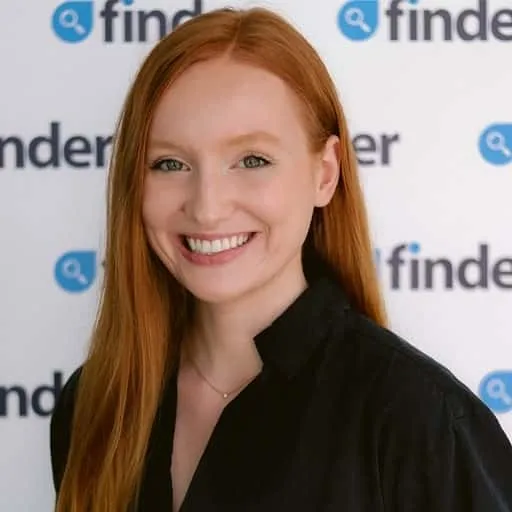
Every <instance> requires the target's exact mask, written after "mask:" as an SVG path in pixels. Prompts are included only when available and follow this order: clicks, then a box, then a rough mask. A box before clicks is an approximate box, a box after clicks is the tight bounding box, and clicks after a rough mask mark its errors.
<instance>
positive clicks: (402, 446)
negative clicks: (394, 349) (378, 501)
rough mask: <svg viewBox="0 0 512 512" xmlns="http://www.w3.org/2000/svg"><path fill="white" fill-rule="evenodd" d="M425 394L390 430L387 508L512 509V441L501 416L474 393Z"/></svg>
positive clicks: (384, 443)
mask: <svg viewBox="0 0 512 512" xmlns="http://www.w3.org/2000/svg"><path fill="white" fill-rule="evenodd" d="M423 398H424V400H420V401H417V402H419V403H416V404H415V405H412V404H411V403H410V402H409V408H408V407H407V404H406V403H402V404H401V407H400V411H401V412H400V416H399V419H397V418H398V416H397V415H391V416H394V418H393V420H392V422H391V423H388V425H387V427H386V428H385V429H383V432H384V433H385V435H384V436H383V437H382V439H381V454H382V479H381V485H382V487H381V496H382V501H383V504H384V507H383V508H384V510H386V512H427V511H428V512H512V445H511V444H510V441H509V439H508V438H507V436H506V434H505V432H504V431H503V430H502V428H501V427H500V425H499V423H498V421H497V418H496V417H495V416H494V414H493V413H492V412H491V411H490V410H489V409H488V408H487V406H486V405H485V404H483V403H482V402H481V401H480V400H479V399H478V398H477V397H476V396H474V395H472V394H471V393H470V391H467V393H466V395H465V396H464V397H463V399H462V400H460V399H459V398H460V397H458V398H457V399H455V400H454V399H453V397H450V399H448V398H447V397H446V396H445V395H443V393H438V394H436V393H432V394H430V395H429V396H427V397H423Z"/></svg>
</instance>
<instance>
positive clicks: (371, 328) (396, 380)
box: [346, 311, 486, 418]
mask: <svg viewBox="0 0 512 512" xmlns="http://www.w3.org/2000/svg"><path fill="white" fill-rule="evenodd" d="M346 338H347V342H348V343H349V344H352V345H355V346H357V350H358V352H359V353H360V355H361V357H362V358H363V361H365V363H366V364H370V363H371V362H373V366H375V371H378V372H379V373H380V375H379V377H380V378H379V379H378V383H379V386H380V387H381V390H382V392H383V393H385V392H387V393H390V392H391V393H392V394H393V398H394V399H397V398H400V399H402V400H405V401H407V400H413V401H414V403H418V402H419V401H421V402H422V405H423V407H422V409H424V407H425V406H427V405H428V404H429V403H431V402H434V403H436V404H437V400H438V399H439V398H442V399H443V400H445V401H446V406H447V408H448V411H447V412H449V413H450V414H451V415H453V417H454V418H458V417H463V416H465V415H467V414H471V413H472V412H474V411H475V409H476V410H479V409H481V408H482V407H484V408H486V406H485V404H483V402H482V401H481V400H480V399H479V398H478V397H477V396H476V395H475V394H474V393H473V392H472V391H471V390H470V389H469V387H468V386H467V385H466V384H464V383H463V382H462V381H461V380H460V379H459V378H458V377H456V375H455V374H454V373H453V372H452V371H451V370H449V369H448V368H447V367H446V366H444V365H443V364H442V363H440V362H439V361H437V360H436V359H434V358H433V357H432V356H430V355H428V354H427V353H425V352H423V351H422V350H420V349H419V348H417V347H415V346H414V345H413V344H412V343H411V342H410V341H408V340H405V339H404V338H402V337H401V336H399V335H398V334H396V333H395V332H393V331H391V330H389V329H386V328H384V327H381V326H379V325H377V324H376V323H374V322H373V321H372V320H370V319H369V318H367V317H365V316H364V315H361V314H359V313H356V312H354V311H351V312H350V313H349V316H348V325H347V330H346ZM382 398H385V397H384V396H382Z"/></svg>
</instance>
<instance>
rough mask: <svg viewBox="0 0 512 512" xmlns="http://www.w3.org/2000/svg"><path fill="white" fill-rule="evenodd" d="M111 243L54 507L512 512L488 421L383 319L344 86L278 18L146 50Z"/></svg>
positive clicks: (132, 104)
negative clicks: (340, 89)
mask: <svg viewBox="0 0 512 512" xmlns="http://www.w3.org/2000/svg"><path fill="white" fill-rule="evenodd" d="M107 238H108V239H107V248H106V267H105V279H104V290H103V296H102V301H101V306H100V309H99V315H98V320H97V324H96V326H95V330H94V335H93V340H92V345H91V348H90V352H89V355H88V357H87V360H86V362H85V364H84V365H83V366H82V367H81V368H79V369H78V370H77V371H76V372H75V373H74V374H73V376H72V377H71V378H70V379H69V381H68V382H67V384H66V386H65V388H64V390H63V391H62V394H61V396H60V399H59V402H58V405H57V407H56V409H55V411H54V415H53V418H52V423H51V449H52V467H53V474H54V481H55V487H56V491H57V495H58V500H57V508H56V510H57V511H59V512H64V511H65V512H79V511H80V512H82V511H92V512H119V511H124V510H132V511H151V512H154V511H159V510H162V511H171V510H174V511H175V512H176V511H178V510H179V511H182V512H194V511H201V512H208V511H223V512H225V511H237V512H239V511H243V512H247V511H262V512H263V511H264V512H272V511H280V512H281V511H292V510H293V511H305V512H306V511H307V512H330V511H341V510H344V511H351V512H379V511H382V512H384V511H389V512H391V511H392V512H399V511H403V512H411V511H413V510H414V511H432V510H436V511H437V512H448V511H459V512H471V511H478V512H512V447H511V445H510V443H509V442H508V440H507V439H506V437H505V434H504V433H503V431H502V430H501V429H500V427H499V426H498V423H497V421H496V420H495V418H494V417H493V415H492V414H491V413H490V411H489V410H488V409H487V408H486V407H485V406H484V405H483V404H482V403H481V402H480V401H479V400H478V399H477V398H476V397H475V396H474V395H473V394H472V393H471V392H470V391H469V390H468V389H467V388H465V387H464V386H463V385H462V384H461V383H459V382H458V381H457V380H456V379H455V378H454V377H453V376H452V375H451V374H450V373H449V372H448V371H446V370H445V369H444V368H443V367H441V366H440V365H439V364H438V363H436V362H434V361H432V360H431V359H429V358H428V357H427V356H425V355H423V354H422V353H420V352H419V351H417V350H415V349H413V348H412V347H411V346H410V345H408V344H407V343H406V342H405V341H403V340H401V339H399V338H398V337H397V336H396V335H394V334H392V333H391V332H389V331H388V330H386V328H385V325H386V319H385V313H384V308H383V305H382V300H381V297H380V295H379V291H378V285H377V279H376V275H375V270H374V265H373V261H372V251H371V246H370V241H369V235H368V227H367V220H366V213H365V208H364V205H363V197H362V193H361V190H360V185H359V182H358V178H357V170H356V163H355V159H354V155H353V152H352V149H351V144H350V138H349V133H348V130H347V124H346V120H345V118H344V115H343V112H342V109H341V107H340V105H339V101H338V99H337V96H336V89H335V86H334V84H333V82H332V81H331V79H330V78H329V75H328V72H327V70H326V69H325V67H324V65H323V64H322V62H321V60H320V59H319V57H318V55H317V54H316V53H315V51H314V50H313V49H312V48H311V46H310V45H309V44H308V43H307V42H306V41H305V40H304V39H303V37H301V35H299V34H298V33H297V32H296V31H295V30H294V29H293V28H292V27H291V26H290V25H288V24H287V23H286V22H285V21H284V20H283V19H281V18H280V17H278V16H277V15H275V14H272V13H270V12H268V11H266V10H263V9H251V10H246V11H243V10H240V11H237V10H229V9H222V10H217V11H213V12H210V13H208V14H204V15H202V16H200V17H198V18H196V19H194V20H191V21H189V22H187V23H185V24H184V25H182V26H181V27H179V28H178V29H177V30H176V31H174V32H173V33H172V34H171V35H169V36H168V37H167V38H166V39H164V40H163V41H161V42H160V43H159V44H158V45H157V46H156V47H155V49H154V50H153V51H152V52H151V53H150V55H149V56H148V58H147V60H146V61H145V63H144V64H143V66H142V68H141V70H140V72H139V74H138V76H137V78H136V80H135V83H134V85H133V87H132V89H131V91H130V93H129V95H128V98H127V101H126V104H125V107H124V111H123V114H122V117H121V119H120V124H119V127H118V131H117V137H116V144H115V150H114V155H113V160H112V167H111V174H110V181H109V208H108V237H107Z"/></svg>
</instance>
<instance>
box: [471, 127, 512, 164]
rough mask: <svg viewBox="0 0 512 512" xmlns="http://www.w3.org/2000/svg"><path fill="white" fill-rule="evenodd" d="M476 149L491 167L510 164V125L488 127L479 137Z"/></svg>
mask: <svg viewBox="0 0 512 512" xmlns="http://www.w3.org/2000/svg"><path fill="white" fill-rule="evenodd" d="M478 149H479V150H480V154H481V155H482V158H483V159H484V160H485V161H486V162H488V163H490V164H492V165H506V164H510V163H512V123H509V124H492V125H490V126H488V127H487V128H486V129H485V130H484V131H483V132H482V134H481V135H480V139H479V141H478Z"/></svg>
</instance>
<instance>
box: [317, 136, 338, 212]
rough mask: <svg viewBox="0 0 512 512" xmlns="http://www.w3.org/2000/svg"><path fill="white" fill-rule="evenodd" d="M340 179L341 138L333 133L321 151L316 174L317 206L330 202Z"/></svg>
mask: <svg viewBox="0 0 512 512" xmlns="http://www.w3.org/2000/svg"><path fill="white" fill-rule="evenodd" d="M339 179H340V139H339V137H337V136H336V135H331V136H330V137H329V138H328V139H327V142H326V143H325V146H324V148H323V150H322V152H321V153H320V161H319V162H318V167H317V171H316V176H315V206H317V207H323V206H326V205H327V204H329V202H330V201H331V199H332V196H333V195H334V192H335V191H336V187H337V186H338V181H339Z"/></svg>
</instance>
